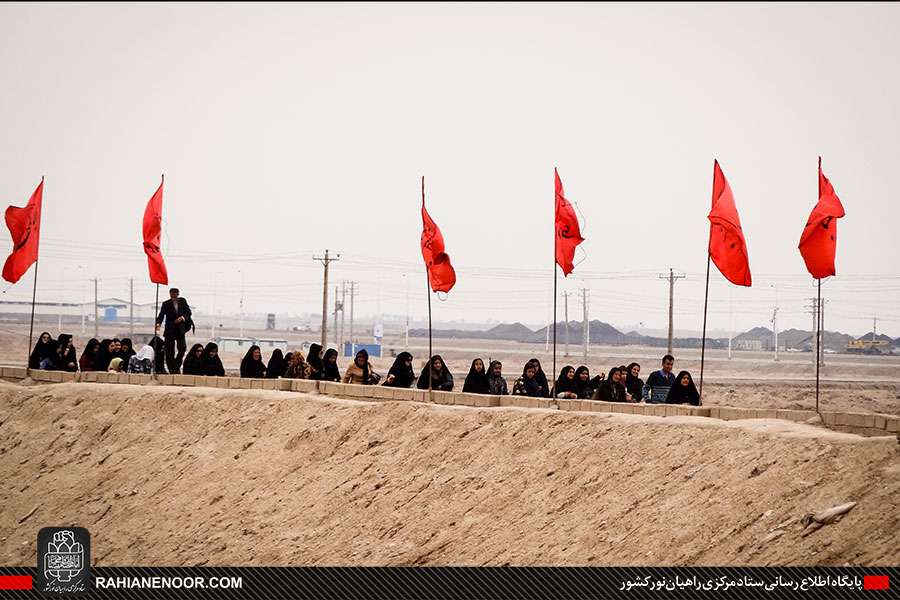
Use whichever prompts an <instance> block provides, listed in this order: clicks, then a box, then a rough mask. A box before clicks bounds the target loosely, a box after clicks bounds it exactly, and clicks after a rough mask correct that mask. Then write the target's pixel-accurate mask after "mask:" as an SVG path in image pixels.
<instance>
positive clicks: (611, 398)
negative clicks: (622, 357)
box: [594, 367, 625, 402]
mask: <svg viewBox="0 0 900 600" xmlns="http://www.w3.org/2000/svg"><path fill="white" fill-rule="evenodd" d="M621 380H622V371H621V370H619V367H613V368H612V369H610V371H609V376H608V377H607V378H606V379H604V380H603V381H602V382H601V383H600V387H598V388H597V391H596V392H594V400H602V401H604V402H625V394H624V392H623V391H622V389H623V388H622V386H621Z"/></svg>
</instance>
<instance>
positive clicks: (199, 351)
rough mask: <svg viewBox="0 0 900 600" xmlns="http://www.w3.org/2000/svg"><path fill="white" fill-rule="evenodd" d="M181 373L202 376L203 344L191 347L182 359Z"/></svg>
mask: <svg viewBox="0 0 900 600" xmlns="http://www.w3.org/2000/svg"><path fill="white" fill-rule="evenodd" d="M124 341H125V340H122V342H123V345H124ZM181 372H182V374H184V375H203V344H194V345H193V346H191V351H190V352H188V353H187V355H186V356H185V357H184V362H183V363H182V365H181Z"/></svg>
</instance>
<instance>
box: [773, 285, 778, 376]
mask: <svg viewBox="0 0 900 600" xmlns="http://www.w3.org/2000/svg"><path fill="white" fill-rule="evenodd" d="M772 287H774V288H775V308H774V309H773V310H772V333H773V334H774V336H775V362H778V284H777V283H773V284H772Z"/></svg>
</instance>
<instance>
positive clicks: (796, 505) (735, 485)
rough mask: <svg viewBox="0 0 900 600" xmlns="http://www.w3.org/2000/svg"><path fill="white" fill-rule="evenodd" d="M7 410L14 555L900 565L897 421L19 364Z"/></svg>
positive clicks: (1, 517) (0, 462)
mask: <svg viewBox="0 0 900 600" xmlns="http://www.w3.org/2000/svg"><path fill="white" fill-rule="evenodd" d="M0 419H2V424H0V478H2V480H3V481H4V482H8V484H7V485H4V486H3V488H2V489H0V532H2V533H0V535H2V538H0V562H2V563H4V564H8V565H30V564H33V563H34V561H35V552H34V544H35V539H36V534H37V530H38V529H39V528H40V527H42V526H46V525H63V524H78V525H82V526H85V527H87V528H88V529H89V530H90V531H91V534H92V543H93V556H94V559H95V562H97V563H99V564H102V565H128V564H139V565H194V564H210V565H215V564H219V565H226V564H242V565H244V564H246V565H265V564H280V565H290V564H320V565H321V564H330V565H331V564H490V565H502V564H508V563H509V564H597V565H608V564H629V565H638V564H692V565H694V564H728V565H742V564H754V565H765V564H835V565H842V564H869V565H874V564H883V565H887V564H896V563H897V559H898V554H897V548H898V547H900V533H898V532H900V445H898V443H897V440H896V439H895V438H860V437H856V436H852V435H846V434H839V433H834V432H829V431H826V430H821V429H814V428H812V427H808V426H803V425H795V424H792V423H787V422H776V421H744V422H729V423H727V424H726V423H723V422H719V421H714V420H710V419H690V418H682V419H672V418H669V419H653V418H643V417H631V416H626V415H597V414H590V415H586V414H579V413H559V412H554V411H529V410H518V409H468V408H457V407H443V406H429V405H422V404H412V403H387V404H365V403H357V402H351V401H341V400H329V399H324V398H321V397H314V396H305V395H301V394H294V393H286V392H263V391H253V392H250V391H238V390H235V391H228V390H209V389H183V388H158V387H138V386H125V385H118V386H104V385H93V384H85V383H79V384H60V385H55V386H35V387H21V386H18V385H13V384H7V383H2V382H0ZM851 500H852V501H856V502H858V503H859V505H858V506H857V507H856V508H855V509H854V510H853V511H852V512H850V513H849V514H848V515H847V516H846V517H845V518H844V519H843V520H842V521H841V522H839V523H837V524H833V525H827V526H825V527H824V528H823V529H820V530H819V531H817V532H815V533H813V534H812V535H810V536H808V537H801V536H800V531H801V529H802V526H801V525H800V524H799V523H798V522H797V520H798V519H799V518H800V517H801V516H802V515H803V514H804V513H807V512H811V511H816V510H821V509H825V508H828V507H831V506H834V505H837V504H842V503H844V502H847V501H851ZM35 508H36V510H35V511H34V513H33V514H31V515H30V516H28V517H27V518H25V519H24V520H23V522H21V523H20V522H19V521H20V520H21V519H23V517H26V515H28V514H29V512H30V511H32V509H35ZM779 524H781V530H782V531H784V533H783V534H781V535H779V536H777V537H775V538H774V539H771V540H770V541H767V542H764V540H765V539H766V538H767V536H769V534H770V531H772V530H774V529H775V528H776V526H778V525H779Z"/></svg>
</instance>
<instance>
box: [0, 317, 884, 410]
mask: <svg viewBox="0 0 900 600" xmlns="http://www.w3.org/2000/svg"><path fill="white" fill-rule="evenodd" d="M56 327H57V323H56V321H53V322H52V323H39V324H36V325H35V332H34V336H35V338H36V337H37V336H38V335H39V333H40V332H41V331H45V330H46V331H49V332H50V333H51V334H53V335H54V336H55V335H57V333H58V331H57V329H56ZM63 329H64V331H65V332H66V333H72V334H73V335H74V336H75V345H76V348H78V352H79V355H80V352H81V349H82V348H83V347H84V343H85V342H86V341H87V340H88V339H90V338H91V337H93V326H92V325H88V328H87V333H86V334H82V333H81V330H80V325H75V326H72V327H68V329H67V328H66V326H64V328H63ZM135 330H136V331H138V332H139V331H140V327H136V329H135ZM197 332H198V333H199V334H202V335H196V336H189V337H188V339H187V345H188V347H190V346H191V345H192V344H194V343H203V344H205V343H206V342H208V341H209V337H208V330H206V329H202V330H201V329H200V328H198V329H197ZM220 334H221V335H225V336H236V335H237V334H238V332H237V331H230V330H225V331H221V332H220ZM128 335H129V334H128V327H127V325H119V326H107V325H105V324H104V325H101V327H100V330H99V336H100V338H101V339H102V338H104V337H110V338H112V337H119V338H122V337H128ZM245 335H248V336H250V335H255V336H257V337H265V338H268V337H279V338H285V339H287V340H288V342H289V347H288V350H289V351H290V350H291V349H295V348H300V347H301V345H302V344H303V342H318V341H319V336H318V334H315V333H295V332H265V331H246V332H245ZM329 337H330V336H329ZM561 339H562V336H559V339H558V352H557V373H558V372H559V371H560V370H561V369H562V367H563V366H564V365H569V364H570V365H573V366H576V367H577V366H579V365H582V364H585V365H587V366H588V367H589V368H590V369H591V373H592V375H594V374H597V373H599V372H601V371H603V372H607V371H609V369H610V368H612V367H614V366H618V365H622V364H625V365H627V364H629V363H631V362H632V361H636V362H639V363H640V364H641V368H642V377H643V378H644V379H646V377H647V376H648V375H649V374H650V372H651V371H653V370H654V369H656V368H658V365H659V360H660V358H661V356H662V354H664V353H665V352H664V350H662V349H658V348H644V347H632V346H617V347H612V346H591V347H590V351H589V354H588V357H587V360H585V359H584V356H583V350H582V347H581V346H580V345H578V346H576V345H575V344H572V345H571V346H570V347H569V356H568V357H567V356H565V345H564V344H563V343H562V342H561V341H560V340H561ZM329 345H330V346H332V345H334V344H333V342H331V341H329ZM27 346H28V326H27V325H22V324H15V325H13V324H3V325H2V326H0V364H5V365H20V366H21V365H24V362H25V357H26V355H27ZM407 349H408V350H409V351H410V352H412V354H413V356H414V357H415V363H414V365H415V366H416V370H417V371H418V370H419V369H421V366H422V365H424V361H425V357H427V355H428V340H427V339H423V338H410V340H409V348H407V346H406V340H405V339H404V338H401V337H386V338H385V340H384V355H383V356H382V357H381V358H373V359H372V363H373V365H374V366H375V369H376V370H377V371H378V372H380V373H382V374H386V373H387V371H388V369H389V368H390V366H391V364H392V363H393V358H392V353H393V354H396V353H399V352H402V351H404V350H407ZM433 349H434V352H435V353H437V354H440V355H441V356H443V358H444V359H445V360H446V361H447V363H448V365H449V366H450V369H451V371H452V373H453V375H454V378H455V380H456V385H457V387H458V389H461V388H462V383H463V381H464V379H465V375H466V373H468V371H469V366H470V364H471V362H472V359H474V358H475V357H480V358H482V359H483V360H485V361H486V362H487V361H490V360H493V359H497V360H500V361H502V362H503V372H504V375H505V376H506V378H507V379H508V380H510V382H512V381H513V380H514V379H515V378H516V377H517V376H519V375H520V374H521V372H522V366H523V365H524V363H525V362H526V361H527V360H528V359H529V358H532V357H537V358H539V359H540V361H541V364H542V365H543V368H544V370H545V372H546V373H547V376H548V378H550V377H551V371H552V365H553V359H552V353H550V352H547V350H546V347H545V345H544V344H526V343H519V342H506V341H491V340H465V339H439V338H436V339H434V343H433ZM674 355H675V358H676V362H675V370H676V371H679V370H681V369H686V370H688V371H690V372H691V373H692V375H693V376H694V380H695V381H696V382H698V383H699V380H700V351H699V350H694V349H690V350H688V349H681V348H675V351H674ZM242 356H243V355H242V353H239V352H223V353H222V359H223V363H224V365H225V368H226V370H227V371H229V372H232V373H235V374H236V373H237V371H238V367H239V364H240V360H241V358H242ZM269 356H271V350H269V349H266V348H263V359H264V360H266V361H268V359H269ZM349 362H350V359H349V358H344V357H341V358H340V359H339V361H338V364H339V366H340V367H341V368H342V370H343V369H344V368H346V367H347V365H348V364H349ZM820 377H821V385H820V394H819V405H820V408H822V409H828V410H850V411H867V412H877V413H885V414H900V356H860V355H852V354H828V355H826V356H825V365H824V366H823V367H822V368H821V373H820ZM554 379H555V377H554ZM703 403H704V405H710V406H713V405H727V406H738V407H742V406H747V407H759V408H789V409H814V408H815V406H816V400H815V367H814V365H813V361H812V355H811V354H810V353H808V352H807V353H800V352H782V353H781V354H780V356H779V360H778V362H775V360H774V356H773V354H772V353H762V352H741V351H734V352H733V353H732V358H731V360H729V359H728V356H727V352H726V351H721V350H715V351H709V352H707V354H706V365H705V368H704V393H703Z"/></svg>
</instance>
